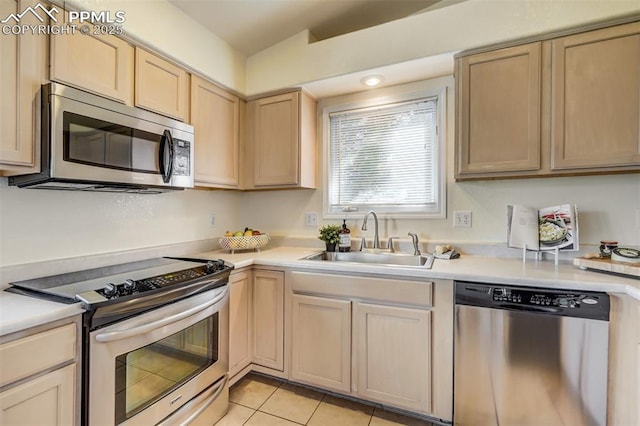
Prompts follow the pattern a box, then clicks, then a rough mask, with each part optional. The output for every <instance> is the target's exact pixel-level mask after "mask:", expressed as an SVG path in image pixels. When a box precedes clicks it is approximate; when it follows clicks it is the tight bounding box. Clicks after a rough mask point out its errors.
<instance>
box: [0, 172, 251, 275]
mask: <svg viewBox="0 0 640 426" xmlns="http://www.w3.org/2000/svg"><path fill="white" fill-rule="evenodd" d="M238 199H239V194H238V193H236V192H232V191H205V190H186V191H176V192H169V193H164V194H157V195H139V194H138V195H136V194H109V193H97V192H65V191H50V190H38V189H20V188H16V187H9V186H7V179H6V178H2V179H0V266H8V265H16V264H22V263H30V262H37V261H43V260H53V259H64V258H68V257H75V256H85V255H91V254H101V253H108V252H114V251H122V250H129V249H137V248H147V247H153V246H158V245H165V244H173V243H181V242H188V241H197V240H204V239H209V238H214V237H217V236H220V235H222V234H223V233H224V231H225V230H226V229H227V228H229V229H231V228H236V227H239V226H240V224H239V223H236V222H237V220H238ZM212 213H215V215H216V225H215V226H211V224H210V223H211V214H212Z"/></svg>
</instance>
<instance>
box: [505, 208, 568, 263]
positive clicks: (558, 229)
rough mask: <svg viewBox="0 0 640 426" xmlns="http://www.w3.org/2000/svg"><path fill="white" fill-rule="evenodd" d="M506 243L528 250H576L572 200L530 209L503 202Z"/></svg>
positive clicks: (509, 245)
mask: <svg viewBox="0 0 640 426" xmlns="http://www.w3.org/2000/svg"><path fill="white" fill-rule="evenodd" d="M507 246H508V247H513V248H525V247H526V248H527V249H528V250H536V251H539V250H555V249H556V248H558V249H560V250H578V249H579V244H578V211H577V209H576V206H575V205H573V204H562V205H559V206H552V207H545V208H542V209H533V208H530V207H525V206H521V205H517V204H516V205H512V206H507Z"/></svg>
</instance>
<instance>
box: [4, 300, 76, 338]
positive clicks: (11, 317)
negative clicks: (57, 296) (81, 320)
mask: <svg viewBox="0 0 640 426" xmlns="http://www.w3.org/2000/svg"><path fill="white" fill-rule="evenodd" d="M82 312H84V311H83V309H82V307H80V303H74V304H71V305H67V304H64V303H58V302H49V301H48V300H42V299H36V298H34V297H27V296H22V295H20V294H13V293H8V292H6V291H2V292H0V336H4V335H5V334H9V333H14V332H16V331H21V330H25V329H27V328H31V327H35V326H38V325H42V324H47V323H50V322H53V321H57V320H60V319H63V318H67V317H71V316H74V315H79V314H81V313H82Z"/></svg>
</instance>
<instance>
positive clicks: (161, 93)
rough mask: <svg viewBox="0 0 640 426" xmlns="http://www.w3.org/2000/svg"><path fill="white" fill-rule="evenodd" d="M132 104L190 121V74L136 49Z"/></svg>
mask: <svg viewBox="0 0 640 426" xmlns="http://www.w3.org/2000/svg"><path fill="white" fill-rule="evenodd" d="M135 105H136V106H138V107H140V108H144V109H148V110H150V111H154V112H157V113H158V114H164V115H167V116H169V117H173V118H177V119H178V120H182V121H187V120H188V118H189V74H188V73H187V72H186V71H185V70H184V69H182V68H180V67H179V66H177V65H175V64H172V63H171V62H168V61H165V60H164V59H161V58H159V57H157V56H155V55H152V54H151V53H149V52H147V51H145V50H143V49H140V48H138V47H137V48H136V74H135Z"/></svg>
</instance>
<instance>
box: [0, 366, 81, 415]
mask: <svg viewBox="0 0 640 426" xmlns="http://www.w3.org/2000/svg"><path fill="white" fill-rule="evenodd" d="M75 380H76V366H75V364H71V365H68V366H66V367H63V368H61V369H58V370H54V371H52V372H50V373H47V374H45V375H43V376H40V377H37V378H35V379H33V380H30V381H28V382H26V383H23V384H21V385H18V386H16V387H13V388H9V389H8V390H6V391H4V392H2V393H0V424H3V425H38V426H48V425H51V426H68V425H73V424H75V422H74V416H75V413H74V399H75Z"/></svg>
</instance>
